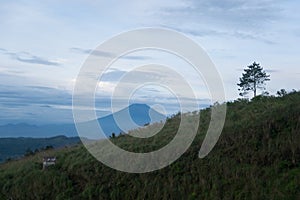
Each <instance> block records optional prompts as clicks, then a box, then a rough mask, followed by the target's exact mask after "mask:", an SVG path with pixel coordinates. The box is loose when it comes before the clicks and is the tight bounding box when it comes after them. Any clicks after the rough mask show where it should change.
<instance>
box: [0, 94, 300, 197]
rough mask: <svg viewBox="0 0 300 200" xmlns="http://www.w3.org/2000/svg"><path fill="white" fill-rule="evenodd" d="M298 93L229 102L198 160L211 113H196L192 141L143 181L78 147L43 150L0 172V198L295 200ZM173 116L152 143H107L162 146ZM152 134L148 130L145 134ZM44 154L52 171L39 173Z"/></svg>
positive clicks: (123, 139) (299, 149)
mask: <svg viewBox="0 0 300 200" xmlns="http://www.w3.org/2000/svg"><path fill="white" fill-rule="evenodd" d="M299 102H300V93H299V92H294V93H291V94H288V95H286V96H284V97H280V98H279V97H277V98H275V97H256V98H255V99H253V100H252V101H251V102H248V101H246V100H238V101H235V102H231V103H228V112H227V119H226V123H225V127H224V130H223V132H222V135H221V137H220V140H219V141H218V143H217V145H216V146H215V147H214V149H213V151H212V152H210V154H209V155H208V156H207V157H205V158H204V159H199V158H198V151H199V149H200V146H201V143H202V140H203V137H204V134H205V131H206V129H207V126H208V122H209V119H210V109H206V110H203V111H202V112H201V117H200V118H201V124H200V128H199V130H198V134H197V136H196V139H195V140H194V142H193V144H192V145H191V147H190V148H189V149H188V151H187V152H186V153H185V154H184V155H183V156H182V157H181V158H180V159H178V160H177V161H176V162H174V163H173V164H171V165H170V166H168V167H166V168H164V169H162V170H158V171H155V172H150V173H145V174H129V173H124V172H119V171H116V170H113V169H110V168H108V167H106V166H105V165H103V164H101V163H99V162H98V161H97V160H95V159H94V158H93V157H92V156H91V155H90V154H89V153H88V152H87V151H86V150H85V149H84V147H83V146H81V145H77V146H76V147H72V148H65V149H61V150H48V151H44V152H40V153H38V154H36V155H34V156H30V157H26V158H25V159H22V160H18V161H11V162H8V163H6V164H2V165H0V199H1V198H2V199H8V198H12V199H300V104H299ZM179 120H180V118H179V116H178V115H177V116H174V117H172V118H171V119H168V120H167V124H166V126H165V128H164V129H163V130H162V131H161V132H160V133H159V134H157V135H156V136H154V137H153V138H151V139H143V142H141V139H135V138H132V137H129V136H124V135H123V136H120V137H117V138H114V139H112V141H113V142H114V143H116V144H117V145H119V146H121V147H123V148H125V149H129V150H132V151H138V152H141V151H142V152H146V151H150V150H153V149H158V148H160V147H162V146H163V145H165V144H166V143H168V141H170V139H171V138H172V137H173V134H174V133H175V132H176V130H177V126H178V123H179ZM149 128H151V126H150V127H149ZM45 155H55V156H57V160H58V161H57V164H56V165H55V166H53V167H50V168H49V169H47V170H42V168H41V160H42V157H43V156H45Z"/></svg>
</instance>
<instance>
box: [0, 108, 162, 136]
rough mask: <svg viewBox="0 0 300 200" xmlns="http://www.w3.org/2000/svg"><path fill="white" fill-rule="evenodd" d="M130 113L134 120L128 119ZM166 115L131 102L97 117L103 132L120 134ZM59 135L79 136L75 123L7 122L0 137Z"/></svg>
mask: <svg viewBox="0 0 300 200" xmlns="http://www.w3.org/2000/svg"><path fill="white" fill-rule="evenodd" d="M127 113H129V114H130V116H131V119H132V121H133V122H134V123H135V124H133V123H130V121H128V117H127V116H128V115H126V114H127ZM115 118H116V119H120V122H121V123H122V125H123V126H122V130H121V129H120V127H119V125H118V124H117V123H116V120H115ZM165 118H166V116H165V115H163V114H161V113H159V112H157V111H156V110H154V109H152V108H150V107H149V106H148V105H146V104H131V105H130V106H129V107H127V108H124V109H122V110H120V111H118V112H116V113H114V114H110V115H108V116H105V117H102V118H99V119H97V121H98V122H99V124H100V125H101V128H102V130H103V132H104V133H105V134H106V135H107V136H109V135H111V134H112V133H115V134H119V133H120V132H127V131H128V130H131V129H134V128H137V127H139V126H144V125H145V124H148V123H153V122H158V121H161V120H165ZM117 121H118V120H117ZM92 122H93V121H89V122H85V123H83V125H85V126H87V127H88V125H89V124H90V123H92ZM57 135H65V136H68V137H75V136H78V134H77V131H76V127H75V124H74V123H72V124H71V123H70V124H49V125H41V126H38V125H30V124H26V123H21V124H7V125H2V126H0V138H4V137H33V138H44V137H53V136H57Z"/></svg>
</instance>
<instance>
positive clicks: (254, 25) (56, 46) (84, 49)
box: [0, 0, 300, 124]
mask: <svg viewBox="0 0 300 200" xmlns="http://www.w3.org/2000/svg"><path fill="white" fill-rule="evenodd" d="M299 7H300V2H299V1H296V0H287V1H279V0H252V1H246V0H222V1H219V0H205V1H204V0H166V1H158V0H154V1H92V0H86V1H83V0H82V1H79V0H78V1H76V0H74V1H57V0H53V1H47V0H46V1H34V0H31V1H25V0H24V1H18V0H16V1H8V0H4V1H1V3H0V30H1V31H0V33H1V37H0V107H1V113H0V124H6V123H20V122H27V123H34V124H44V123H63V122H71V121H72V110H71V108H72V106H71V100H72V90H73V87H74V82H75V80H76V76H77V74H78V72H79V70H80V67H81V66H82V64H83V63H84V61H85V59H86V58H87V57H88V54H89V53H90V51H91V50H92V49H94V48H96V47H97V46H98V45H99V44H101V43H102V42H103V41H105V40H107V39H109V38H110V37H112V36H114V35H116V34H118V33H120V32H124V31H127V30H132V29H136V28H142V27H163V28H169V29H174V30H177V31H179V32H182V33H183V34H186V35H187V36H188V37H191V38H192V39H193V40H194V41H196V42H197V43H198V44H199V45H201V46H202V47H203V48H204V49H205V50H206V51H207V53H208V55H209V56H210V58H211V59H212V60H213V62H214V63H215V65H216V67H217V69H218V70H219V72H220V74H221V76H222V79H223V82H224V86H225V92H226V98H227V99H228V100H233V99H236V98H238V91H237V86H236V83H237V82H238V78H239V77H240V75H241V73H242V70H243V68H244V67H246V66H247V65H249V64H251V63H252V62H253V61H257V62H259V63H260V64H261V65H262V66H263V67H264V69H266V71H267V72H268V73H269V74H270V75H271V81H270V82H269V83H268V84H267V90H268V91H269V92H270V93H271V94H275V92H276V91H277V90H279V89H281V88H286V89H287V90H292V89H296V90H299V83H300V81H299V80H300V68H299V63H300V56H299V55H300V47H299V44H300V25H299V21H300V14H299V11H298V10H299ZM159 59H162V60H165V61H166V63H167V64H174V65H177V66H179V65H181V66H183V65H184V63H181V62H180V61H179V60H178V61H177V60H176V58H174V57H172V56H170V55H164V54H160V53H157V52H156V53H153V52H139V53H136V54H135V55H129V56H128V57H127V59H123V60H120V62H119V63H115V66H113V68H112V69H111V70H110V71H109V72H107V74H106V76H105V78H104V82H103V83H102V85H101V87H100V88H99V91H98V93H99V95H100V96H101V97H99V98H98V100H97V102H96V108H97V113H98V114H99V116H101V115H104V114H107V113H108V112H109V109H107V107H108V105H109V98H108V96H109V95H106V94H108V93H109V92H111V88H112V87H113V86H114V83H115V81H116V80H115V79H116V77H119V76H121V75H122V74H124V73H125V72H126V70H128V68H126V66H127V65H129V64H131V65H132V64H133V63H134V64H135V65H137V64H145V63H149V62H153V61H154V60H155V61H159ZM144 73H147V72H144ZM187 76H189V75H187ZM189 77H190V79H191V82H192V83H194V84H195V88H198V91H196V93H197V98H198V99H199V104H201V105H203V106H205V105H206V104H208V103H210V101H209V95H208V93H207V91H206V89H205V85H204V84H203V82H202V81H198V79H197V77H193V75H190V76H189ZM196 90H197V89H196ZM135 95H136V96H135V97H136V99H137V101H138V102H144V103H153V102H154V103H157V104H160V103H162V104H164V105H168V107H167V108H166V109H167V110H168V111H169V112H172V111H174V110H176V109H177V107H176V102H175V101H174V102H173V101H171V100H172V99H174V97H171V96H170V94H167V93H165V92H162V91H157V90H154V89H153V88H145V89H144V90H141V91H140V92H137V93H136V94H135ZM157 97H160V98H157Z"/></svg>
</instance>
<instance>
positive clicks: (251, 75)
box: [237, 62, 270, 97]
mask: <svg viewBox="0 0 300 200" xmlns="http://www.w3.org/2000/svg"><path fill="white" fill-rule="evenodd" d="M269 77H270V75H267V74H266V72H265V71H264V70H263V68H262V67H261V66H260V65H259V64H258V63H256V62H254V63H253V64H252V65H249V66H248V67H247V68H246V69H244V73H243V74H242V77H241V78H240V83H238V84H237V85H238V86H239V87H240V88H239V91H241V93H240V95H241V96H244V95H246V94H248V92H249V91H253V93H254V97H256V93H257V89H262V90H264V89H265V81H269V80H270V78H269Z"/></svg>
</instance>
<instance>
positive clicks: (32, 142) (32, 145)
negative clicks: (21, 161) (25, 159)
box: [0, 136, 81, 163]
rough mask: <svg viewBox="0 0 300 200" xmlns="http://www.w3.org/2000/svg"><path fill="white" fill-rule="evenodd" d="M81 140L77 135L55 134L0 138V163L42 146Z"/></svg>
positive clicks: (56, 146) (75, 142)
mask: <svg viewBox="0 0 300 200" xmlns="http://www.w3.org/2000/svg"><path fill="white" fill-rule="evenodd" d="M79 142H81V141H80V138H79V137H66V136H55V137H50V138H25V137H18V138H0V147H1V149H0V163H1V162H4V161H5V160H6V159H15V158H20V157H22V156H23V155H24V154H26V153H33V151H39V150H40V149H42V148H59V147H65V146H69V145H74V144H77V143H79Z"/></svg>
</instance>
